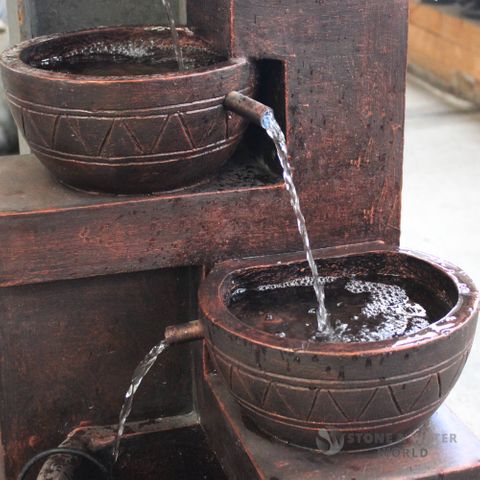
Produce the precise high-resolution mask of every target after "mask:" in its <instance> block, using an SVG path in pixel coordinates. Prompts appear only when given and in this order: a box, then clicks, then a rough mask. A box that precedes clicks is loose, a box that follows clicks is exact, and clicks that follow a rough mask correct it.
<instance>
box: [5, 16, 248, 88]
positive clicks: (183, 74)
mask: <svg viewBox="0 0 480 480" xmlns="http://www.w3.org/2000/svg"><path fill="white" fill-rule="evenodd" d="M159 29H168V27H163V26H154V25H141V26H108V27H96V28H89V29H82V30H76V31H73V32H67V33H54V34H50V35H42V36H39V37H34V38H32V39H29V40H24V41H22V42H20V43H17V44H15V45H13V46H11V47H8V48H6V49H5V50H4V51H3V52H2V53H1V54H0V65H1V66H2V67H3V68H5V69H8V70H11V71H12V72H15V73H17V74H23V75H29V76H32V77H36V78H42V79H47V80H49V81H59V82H67V83H72V84H75V83H82V84H95V83H101V84H119V83H124V82H129V83H131V82H133V83H148V82H151V81H155V82H158V81H162V80H163V81H166V82H172V81H175V80H178V79H188V78H195V77H202V76H205V75H209V74H211V73H214V72H219V71H222V70H228V69H230V68H231V67H233V66H238V65H244V64H247V63H249V61H248V59H246V58H243V57H228V58H227V56H226V55H225V57H226V58H225V60H222V61H219V62H216V63H214V64H212V65H208V66H204V67H200V68H195V69H193V70H187V71H176V72H168V73H158V74H147V75H118V76H116V75H115V76H99V75H79V74H74V73H65V72H55V71H53V70H48V69H42V68H39V67H36V66H32V65H30V64H29V63H27V62H25V61H24V60H23V59H22V54H23V52H24V51H25V50H27V49H29V48H32V47H35V46H38V45H41V44H44V43H47V42H54V41H62V40H64V39H67V38H74V37H83V36H88V35H92V34H98V33H108V32H114V33H115V32H123V33H128V32H132V33H134V32H137V33H141V32H147V33H148V32H149V31H156V30H159ZM177 30H178V31H185V30H186V28H183V27H178V28H177ZM194 38H195V36H194ZM196 38H199V37H196ZM211 51H212V53H216V52H214V50H213V49H212V50H211ZM217 54H218V53H217ZM218 55H219V56H220V54H218Z"/></svg>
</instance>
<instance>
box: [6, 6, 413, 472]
mask: <svg viewBox="0 0 480 480" xmlns="http://www.w3.org/2000/svg"><path fill="white" fill-rule="evenodd" d="M190 3H191V5H190V15H189V19H190V23H191V27H192V28H195V27H196V26H198V27H199V29H198V32H199V34H200V35H204V36H205V37H206V39H207V40H211V41H212V42H213V45H214V46H215V48H217V49H218V50H220V51H221V52H222V53H231V54H232V55H234V56H240V57H246V58H248V59H249V60H250V61H251V62H253V63H254V64H255V65H260V64H261V62H264V61H265V59H267V60H268V62H273V63H268V62H267V63H264V64H263V66H264V68H265V67H271V66H272V65H274V64H275V65H277V64H276V63H275V61H277V62H278V63H279V64H280V66H281V68H277V67H276V68H274V69H273V70H272V69H269V71H270V72H272V71H273V72H274V73H275V74H270V75H269V74H268V72H267V71H266V70H265V71H264V72H263V75H262V76H261V77H260V78H259V79H258V81H259V87H260V90H263V92H264V93H263V95H264V97H263V98H262V100H264V101H267V103H270V105H271V106H273V107H275V108H276V110H277V113H278V114H279V115H278V116H279V117H285V118H284V119H283V120H284V121H283V123H284V124H285V125H286V127H287V137H288V142H289V147H290V150H291V154H292V158H291V160H292V163H293V166H294V168H295V177H296V180H297V183H298V186H299V190H300V192H301V196H302V206H303V210H304V212H305V216H306V219H307V224H308V226H309V231H310V235H311V239H312V243H313V246H314V247H316V248H319V247H325V246H333V245H338V246H342V245H350V244H356V243H360V242H380V243H384V244H386V245H389V246H392V245H396V244H398V240H399V233H400V232H399V225H400V194H401V188H400V187H401V167H402V140H403V129H402V125H403V111H404V107H403V104H404V89H405V83H404V72H405V63H406V37H405V35H406V28H407V22H406V15H407V1H406V0H392V1H391V2H385V1H384V0H371V1H369V2H358V1H357V0H344V1H342V2H338V1H336V0H326V1H323V2H297V1H284V2H281V3H279V2H277V1H270V0H269V1H263V2H258V1H253V0H252V1H250V0H235V1H233V0H232V1H227V0H225V1H224V2H221V1H217V0H212V1H211V2H210V1H209V2H206V1H202V2H197V8H195V6H194V5H192V3H193V4H195V3H196V2H195V1H193V2H190ZM207 3H208V8H203V5H207ZM277 66H278V65H277ZM282 71H283V73H282V74H281V75H280V74H279V72H282ZM278 84H280V85H281V88H280V89H278V88H277V89H276V90H275V89H274V88H271V87H272V86H278ZM202 85H203V84H202ZM200 86H201V85H200ZM13 87H14V88H15V89H16V90H15V93H14V95H15V97H17V98H24V99H25V96H26V95H27V93H28V92H29V91H30V90H31V89H32V88H35V92H36V98H35V102H34V103H36V104H37V105H43V106H44V105H46V104H48V98H51V95H50V94H51V90H50V88H51V86H50V87H49V83H48V80H45V81H43V80H40V79H38V82H36V86H35V87H34V86H33V84H32V83H31V82H27V81H18V82H16V83H14V84H13ZM79 88H81V86H79ZM229 88H232V89H233V88H239V87H238V84H237V83H236V82H234V84H233V83H232V84H231V85H230V84H229ZM224 90H225V89H224V88H222V89H221V91H218V92H217V94H218V96H221V95H223V94H225V93H227V92H226V91H224ZM107 91H108V92H106V90H105V86H104V85H102V84H97V85H96V86H95V88H92V86H91V85H90V86H88V88H87V86H86V85H85V86H84V89H83V90H82V92H80V93H79V92H77V94H76V95H72V96H70V97H68V100H69V101H70V102H73V103H71V104H69V105H70V106H69V108H75V109H81V110H82V109H84V110H86V111H89V112H92V111H94V110H95V109H101V110H104V111H105V110H111V109H113V110H115V109H118V108H119V106H121V108H122V109H124V110H125V109H127V110H128V109H132V108H133V109H134V108H137V107H139V108H150V107H151V103H149V102H152V101H153V102H154V103H155V106H158V105H160V103H159V102H160V100H161V96H162V92H161V89H159V88H158V85H150V86H149V87H148V88H146V89H144V90H141V91H139V92H137V93H136V94H135V95H131V96H125V95H124V91H123V90H122V89H116V88H108V89H107ZM272 91H274V94H271V92H272ZM269 92H270V96H269ZM57 93H58V98H59V99H62V98H63V99H66V98H67V94H66V93H65V92H63V93H62V92H61V91H59V92H57ZM177 94H178V95H177ZM47 97H48V98H47ZM171 100H172V102H175V104H177V103H178V104H182V103H184V102H185V88H179V89H178V90H176V91H172V92H171ZM142 101H143V102H147V103H146V104H141V103H139V104H135V105H134V102H142ZM75 102H76V103H75ZM122 102H123V103H122ZM21 107H22V108H25V109H29V111H30V110H35V112H36V111H37V110H38V108H40V107H38V108H37V107H35V108H34V109H31V108H29V107H27V106H26V105H22V106H21ZM100 107H101V108H100ZM42 108H43V107H42ZM56 108H62V105H56ZM42 112H43V113H47V114H48V115H53V116H54V117H55V118H51V117H49V116H46V117H45V118H44V121H43V122H41V123H39V122H36V123H35V122H32V119H33V116H34V115H35V113H32V114H30V117H29V116H28V114H27V117H28V118H27V122H26V125H25V127H24V128H25V129H26V131H29V132H30V135H37V136H38V143H39V144H40V145H44V148H45V144H46V143H45V142H48V141H50V140H51V133H52V128H53V129H54V130H55V128H60V127H61V128H62V129H65V130H64V131H65V132H68V131H72V128H73V130H75V128H76V126H77V125H76V124H75V122H73V123H72V122H71V119H60V117H58V118H59V119H58V121H57V120H55V119H56V118H57V117H56V115H57V114H58V112H55V113H52V112H45V111H44V110H42ZM162 115H163V113H162ZM17 116H18V112H17ZM80 116H82V115H80ZM123 116H125V115H124V114H123ZM18 118H20V117H18ZM42 118H43V117H42ZM83 118H84V120H85V121H91V122H92V125H93V124H94V126H89V127H88V130H89V131H90V132H93V133H95V135H97V134H98V135H99V136H101V135H105V128H110V127H112V132H111V133H112V134H114V136H115V138H116V140H115V142H114V143H113V144H111V146H109V147H108V149H107V150H108V151H111V152H112V154H116V153H118V151H117V149H118V146H119V145H120V144H121V143H123V148H126V149H127V148H131V149H132V150H131V152H134V151H135V149H136V148H138V145H137V144H136V142H133V143H132V142H131V138H132V137H131V132H134V133H135V137H136V138H137V140H139V144H141V145H142V149H144V150H146V151H149V150H150V148H152V149H153V147H151V146H152V145H153V143H154V141H155V140H154V139H153V137H152V136H151V135H153V134H152V132H150V131H149V130H145V129H143V128H140V127H139V125H138V123H135V124H132V126H131V125H130V123H128V127H129V128H130V130H131V132H130V131H129V130H128V129H126V127H125V123H124V122H123V120H121V121H119V122H117V123H115V124H114V125H113V126H112V124H113V122H111V121H110V123H109V124H108V127H106V124H105V122H103V123H101V124H100V123H97V119H91V118H90V119H87V118H86V117H83ZM60 120H62V122H60ZM165 120H166V119H165ZM177 120H178V119H177V118H176V117H175V118H174V120H171V121H177ZM20 121H21V118H20ZM135 122H137V121H136V120H135ZM55 123H57V125H56V127H55ZM140 123H141V122H140ZM231 126H232V125H229V132H230V135H231V131H230V128H231ZM82 128H83V127H82ZM93 133H92V135H93ZM197 134H198V135H199V136H200V137H202V135H201V134H200V133H199V132H193V135H197ZM215 134H216V133H215ZM65 135H67V133H65ZM212 135H213V132H212ZM263 135H264V134H263V133H262V132H260V131H259V130H256V129H255V128H253V127H252V129H250V131H249V133H248V136H249V138H250V140H253V144H254V145H255V146H257V145H258V144H260V143H261V139H263V138H264V137H263ZM87 138H88V141H86V142H85V145H83V146H82V145H78V144H72V148H86V149H87V150H88V149H93V150H94V151H95V149H97V152H98V148H99V144H98V139H97V138H95V140H91V139H90V137H89V136H88V135H87ZM102 138H105V137H102ZM122 138H123V139H126V140H125V141H124V140H122ZM102 141H103V140H102ZM102 141H101V142H102ZM101 142H100V143H101ZM144 145H146V146H144ZM152 151H153V150H152ZM258 151H259V150H256V152H257V153H258ZM261 151H262V152H263V149H262V150H261ZM217 187H218V188H217ZM217 187H215V188H210V189H208V188H206V189H205V190H201V189H200V190H197V191H195V192H191V193H189V192H177V193H172V194H165V195H159V196H154V197H145V196H141V197H113V196H90V195H86V194H81V193H76V192H73V191H70V190H68V189H65V188H63V187H61V186H59V185H58V184H57V183H56V182H54V181H53V179H52V178H51V176H50V175H49V174H48V173H47V172H46V170H45V169H44V168H43V167H41V166H40V165H39V164H38V162H37V160H36V159H35V158H34V157H33V156H29V157H14V158H10V159H4V160H2V162H1V164H0V202H1V212H0V243H1V245H2V252H1V255H0V266H1V273H0V285H1V286H2V287H4V288H2V289H0V306H1V311H2V321H1V322H0V328H1V330H0V336H1V339H0V341H1V344H2V358H1V363H0V369H1V375H0V376H1V379H2V380H1V382H2V383H1V385H0V387H1V388H0V389H1V392H2V394H1V398H0V402H1V405H0V411H1V425H0V426H1V430H2V442H3V446H4V447H6V449H7V454H6V465H7V478H8V479H9V480H10V479H13V478H14V477H15V475H16V474H17V473H18V469H19V466H20V464H21V463H22V462H23V461H25V460H26V459H27V458H28V457H29V456H31V455H32V454H33V453H34V452H33V451H32V449H31V447H30V446H29V445H28V439H29V438H30V437H32V436H38V437H40V438H41V440H42V443H41V445H37V447H36V448H38V449H40V448H44V447H53V446H54V445H56V444H57V443H58V442H59V441H60V440H61V439H62V438H63V437H64V436H65V435H66V433H67V432H68V431H69V430H70V429H71V427H72V426H74V425H75V424H76V423H79V422H81V421H95V422H108V421H114V417H115V415H116V412H117V410H118V407H119V404H120V402H121V396H122V395H123V389H124V388H125V386H126V384H127V383H128V379H129V376H130V373H131V370H132V369H133V366H134V364H135V362H136V361H138V360H139V359H140V358H141V356H142V355H143V353H145V351H146V350H147V349H148V347H150V346H151V342H155V341H156V340H157V339H158V338H159V336H160V335H161V332H162V331H163V327H164V326H165V325H167V324H170V323H176V322H183V321H185V320H188V318H184V315H183V313H182V312H180V311H177V310H176V308H174V307H172V305H171V304H170V303H168V302H170V301H174V302H176V301H181V298H184V295H186V296H190V294H191V293H192V292H193V293H195V288H196V287H195V286H193V287H192V286H189V285H190V284H189V283H188V280H187V279H185V278H184V277H183V276H182V274H181V271H178V270H172V271H166V272H163V271H162V272H163V273H160V274H158V275H160V276H161V278H157V274H156V273H155V272H152V273H139V274H135V273H132V272H145V271H152V270H155V269H158V268H160V269H165V268H168V267H178V266H186V265H210V264H213V263H215V262H217V261H218V260H221V259H226V258H233V257H244V256H251V255H261V254H267V253H281V252H287V251H298V250H300V249H301V241H300V239H299V237H298V234H297V229H296V225H295V220H294V218H293V215H292V211H291V207H290V205H289V202H288V198H287V196H286V194H285V192H284V189H283V187H282V185H281V184H276V185H275V184H273V185H272V184H255V185H254V186H247V187H238V186H232V185H231V184H230V185H227V186H223V185H222V184H221V182H220V184H217ZM347 251H348V248H347V247H345V248H343V247H342V248H340V250H339V252H347ZM124 273H129V274H130V275H126V279H125V278H124V275H123V274H124ZM118 274H121V275H120V277H121V278H119V276H118ZM104 275H112V276H107V277H103V278H101V279H92V278H90V277H95V276H104ZM177 276H178V278H179V279H180V280H179V281H180V286H179V289H180V290H181V291H177V292H176V293H172V292H171V290H170V288H171V286H172V285H174V284H175V282H176V281H177V280H176V279H177ZM72 279H81V280H78V282H80V283H79V284H78V285H77V283H76V282H77V280H72ZM97 281H98V282H100V284H101V285H99V284H97V283H96V282H97ZM49 282H51V283H49ZM118 282H125V284H123V287H122V288H119V284H118ZM152 283H154V285H152ZM37 284H38V285H37ZM72 285H75V286H77V287H78V288H75V289H73V290H72ZM157 288H159V289H161V292H159V291H157V290H156V289H157ZM46 290H48V291H50V294H49V295H45V291H46ZM122 292H123V294H122ZM129 292H133V293H135V292H136V293H135V295H136V301H134V302H133V303H132V302H131V301H130V300H131V299H130V297H129ZM169 292H170V293H169ZM182 292H183V293H182ZM80 293H81V295H80ZM119 293H120V294H122V298H120V299H119V298H118V297H115V298H116V300H115V301H113V300H112V298H113V297H114V296H115V295H117V294H119ZM187 294H188V295H187ZM112 296H113V297H112ZM135 302H138V303H135ZM132 305H133V306H135V305H136V306H137V308H136V310H135V312H133V311H132V312H131V315H129V316H128V318H127V317H125V316H124V313H123V312H125V311H126V310H128V308H130V307H131V306H132ZM166 305H170V307H167V306H166ZM137 328H138V332H137ZM132 331H135V332H137V333H138V335H140V336H141V338H140V340H139V341H138V342H136V344H135V348H134V351H130V352H129V354H128V355H127V356H128V358H124V357H121V358H117V360H118V361H119V362H121V364H122V369H121V370H119V371H118V372H117V375H116V376H115V377H112V378H111V381H110V382H109V383H107V384H106V385H105V388H106V391H105V392H103V391H100V392H97V391H96V390H95V386H96V385H97V383H96V382H98V381H99V379H98V378H97V377H98V376H99V373H98V369H99V365H102V364H104V365H106V366H105V368H107V363H108V362H107V360H109V359H110V357H108V356H106V357H104V356H103V355H107V354H106V353H105V352H108V351H115V352H117V354H118V352H121V348H122V346H124V345H125V341H126V339H131V338H132ZM137 333H135V334H134V335H133V337H136V335H137ZM69 346H70V347H71V348H69ZM176 348H177V347H176ZM171 355H173V356H176V355H181V354H180V353H175V352H173V350H172V353H171ZM64 357H65V358H67V357H68V359H69V362H66V361H65V359H64ZM114 357H115V356H114ZM114 357H112V358H114ZM181 357H182V358H181V359H180V360H179V359H178V358H176V357H175V358H173V357H172V362H165V363H162V364H161V365H160V366H159V377H155V379H153V383H154V385H153V386H152V389H153V390H152V391H153V392H157V393H155V394H154V395H153V397H155V398H156V400H155V403H154V404H153V405H152V404H148V405H143V406H139V410H138V411H137V413H138V415H139V416H142V415H159V414H160V411H159V410H161V411H162V412H163V413H165V412H168V409H167V407H168V406H169V405H170V406H172V403H171V402H173V404H174V405H173V406H172V408H173V407H179V408H180V406H182V408H183V407H184V406H185V407H186V406H187V405H190V399H191V397H190V390H189V389H188V388H187V387H188V385H189V382H190V377H189V373H185V371H184V370H182V371H181V372H180V371H177V370H176V369H177V368H180V369H183V368H186V367H185V366H186V364H187V363H188V361H189V358H188V355H181ZM115 358H116V357H115ZM39 359H41V361H39ZM104 362H107V363H104ZM112 362H113V360H112ZM113 363H115V362H113ZM115 364H116V365H118V363H115ZM72 365H73V366H72ZM108 365H110V364H108ZM81 366H83V367H84V368H83V367H82V368H80V367H81ZM110 370H111V371H115V368H114V366H113V364H112V365H111V368H110V369H109V371H110ZM92 372H94V375H95V378H94V379H92ZM169 372H170V373H169ZM46 375H48V376H55V377H56V378H57V379H58V381H56V380H55V378H54V379H50V380H51V381H50V382H49V383H48V385H47V384H46V383H45V381H46V380H48V379H49V378H48V377H46ZM105 375H107V373H105ZM165 375H176V376H177V377H178V378H177V380H178V379H179V378H181V379H182V382H184V381H185V384H184V386H183V387H182V389H181V390H177V391H175V392H174V391H173V390H169V392H170V393H171V394H172V395H173V396H171V395H170V394H169V393H166V394H164V393H162V394H161V395H160V394H159V393H158V392H163V390H162V389H163V388H164V387H162V385H161V378H164V376H165ZM195 375H196V378H201V376H199V375H200V374H199V373H198V372H197V373H196V374H195ZM183 388H185V390H183ZM167 390H168V389H167ZM153 397H152V398H153ZM160 397H162V398H163V399H164V401H165V403H158V398H160ZM82 398H85V399H87V400H91V401H93V402H94V404H95V405H97V407H96V410H94V412H98V415H93V414H91V411H90V410H88V404H89V402H87V401H83V400H82ZM219 408H221V407H219ZM170 413H173V410H172V411H171V412H170ZM210 413H212V414H216V413H218V412H217V411H215V412H214V411H212V412H210ZM35 419H36V420H35ZM35 451H37V450H35ZM231 451H232V452H235V453H236V454H238V455H237V457H238V458H240V457H239V455H240V451H241V449H240V448H239V447H238V446H237V447H235V448H232V449H231ZM234 456H235V455H234ZM233 460H235V459H233ZM238 468H240V466H239V467H238ZM243 478H245V477H243ZM246 478H254V477H249V476H247V477H246Z"/></svg>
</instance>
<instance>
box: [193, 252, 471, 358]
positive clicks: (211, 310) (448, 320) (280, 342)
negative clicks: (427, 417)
mask: <svg viewBox="0 0 480 480" xmlns="http://www.w3.org/2000/svg"><path fill="white" fill-rule="evenodd" d="M368 254H384V255H389V254H390V255H392V254H393V255H400V256H406V257H410V258H413V259H415V260H417V261H420V262H424V263H426V264H427V265H429V266H430V267H433V268H434V269H436V270H437V271H438V272H439V273H440V274H442V275H444V276H446V277H448V278H449V280H450V281H451V282H452V285H454V286H455V288H456V294H457V296H458V300H457V302H456V303H455V305H454V306H453V307H452V308H451V309H450V311H449V312H448V313H447V315H445V316H444V317H442V318H440V319H439V320H437V321H435V322H433V323H432V324H431V325H430V327H428V328H426V329H423V330H421V331H420V332H417V333H414V334H410V335H405V336H403V337H400V338H394V339H389V340H382V341H375V342H362V343H360V342H355V343H333V342H328V343H327V342H325V343H317V342H307V341H306V340H304V341H302V340H298V339H288V338H280V337H277V336H275V335H273V334H270V333H267V332H263V331H261V330H258V329H255V328H253V327H250V326H248V325H246V324H245V323H243V322H241V321H240V320H239V319H237V318H236V317H235V316H234V315H233V314H232V313H231V312H230V310H229V309H228V307H227V306H226V305H225V302H224V299H223V293H222V292H223V290H224V288H225V285H226V283H227V282H229V281H231V280H232V278H233V277H234V275H235V273H237V272H239V271H241V270H248V269H262V268H268V267H272V266H275V265H276V264H279V262H281V264H282V265H291V264H295V263H306V261H305V257H304V254H303V252H302V253H293V254H279V255H272V256H265V257H252V258H248V259H236V260H227V261H225V262H222V263H219V264H217V265H216V266H215V267H214V268H213V269H212V271H211V272H210V273H209V275H208V276H207V277H206V279H205V280H204V281H203V282H202V283H201V285H200V289H199V303H200V310H201V315H202V319H203V320H204V322H205V323H206V328H207V331H208V324H209V323H211V324H213V325H214V326H216V327H218V328H220V329H222V330H224V331H226V332H227V333H228V334H231V335H234V336H236V337H239V338H241V339H242V340H244V341H246V342H248V343H250V344H253V345H257V346H259V347H266V348H269V349H276V350H280V351H284V352H293V353H296V354H308V355H319V356H322V355H326V356H330V355H331V356H347V357H349V356H352V357H354V356H365V355H369V356H370V355H371V356H374V355H383V354H385V353H386V352H389V353H390V354H393V353H394V352H402V351H405V350H409V349H411V348H415V349H418V348H422V347H426V346H427V345H429V344H435V343H438V342H441V341H445V340H448V338H449V337H450V336H451V335H452V334H453V333H454V332H456V331H458V330H460V329H461V328H463V327H464V326H465V325H466V324H468V323H470V321H473V320H474V319H475V318H476V315H477V314H478V312H479V308H480V305H479V302H480V295H479V292H478V290H477V288H476V287H475V284H474V283H473V281H472V280H471V279H470V277H468V276H467V275H466V273H465V272H464V271H463V270H461V269H460V268H459V267H457V266H455V265H453V264H452V263H450V262H446V261H444V260H441V259H439V258H437V257H435V256H432V255H429V254H425V253H419V252H416V251H413V250H407V249H400V248H387V247H385V248H383V247H380V248H370V249H368V248H367V249H362V248H360V249H353V251H348V250H344V251H338V250H337V249H336V248H335V247H333V248H325V249H321V250H316V251H314V257H315V259H316V260H322V259H325V260H327V259H335V258H346V257H361V256H365V255H368ZM465 287H466V288H465ZM442 327H443V328H444V330H442ZM207 336H208V335H207ZM212 341H213V343H214V339H212Z"/></svg>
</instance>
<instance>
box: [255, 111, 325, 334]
mask: <svg viewBox="0 0 480 480" xmlns="http://www.w3.org/2000/svg"><path fill="white" fill-rule="evenodd" d="M262 127H263V128H264V129H265V131H266V132H267V134H268V136H269V137H270V138H271V139H272V140H273V143H274V144H275V148H276V149H277V155H278V158H279V160H280V163H281V165H282V169H283V179H284V181H285V187H286V189H287V192H288V194H289V195H290V203H291V205H292V207H293V211H294V213H295V217H296V218H297V225H298V231H299V232H300V236H301V237H302V242H303V249H304V251H305V256H306V257H307V261H308V265H309V267H310V270H311V272H312V280H313V289H314V290H315V296H316V297H317V302H318V308H317V309H316V315H317V335H318V336H319V337H325V336H327V335H329V334H332V332H333V329H332V327H331V325H330V323H329V320H328V313H327V309H326V308H325V289H324V285H323V282H322V280H321V278H320V276H319V274H318V268H317V264H316V263H315V260H314V258H313V253H312V248H311V246H310V239H309V237H308V231H307V225H306V223H305V217H304V216H303V213H302V210H301V208H300V198H299V196H298V193H297V189H296V188H295V184H294V182H293V172H292V167H291V165H290V162H289V161H288V150H287V143H286V141H285V135H284V134H283V132H282V129H281V127H280V125H279V124H278V122H277V120H276V119H275V116H274V114H273V112H272V111H269V112H267V113H265V114H264V116H263V118H262Z"/></svg>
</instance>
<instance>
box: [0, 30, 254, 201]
mask: <svg viewBox="0 0 480 480" xmlns="http://www.w3.org/2000/svg"><path fill="white" fill-rule="evenodd" d="M178 33H179V39H180V44H181V47H182V51H183V53H184V57H185V62H186V65H187V66H189V67H190V68H189V69H188V70H185V71H178V68H177V65H176V62H175V56H174V50H173V47H172V42H171V37H170V31H169V29H165V28H161V27H108V28H97V29H92V30H85V31H80V32H74V33H67V34H57V35H51V36H45V37H38V38H35V39H33V40H29V41H26V42H23V43H20V44H18V45H16V46H14V47H12V48H10V49H7V50H5V52H4V53H3V54H2V56H1V61H0V67H1V70H2V77H3V82H4V86H5V91H6V97H7V100H8V103H9V105H10V108H11V111H12V114H13V117H14V118H15V121H16V124H17V126H18V128H19V129H20V130H21V132H22V133H23V135H24V136H25V138H26V140H27V142H28V144H29V146H30V148H31V150H32V152H33V153H34V154H35V155H36V156H37V157H38V158H39V159H40V161H41V162H42V163H43V164H44V165H45V166H46V167H47V168H48V169H49V170H50V171H51V172H52V173H53V175H54V176H55V177H57V178H58V179H59V180H60V181H61V182H63V183H65V184H68V185H71V186H73V187H76V188H79V189H82V190H87V191H94V192H110V193H121V194H133V193H150V192H160V191H166V190H174V189H179V188H183V187H187V186H190V185H193V184H197V183H201V182H202V181H204V180H205V179H206V178H207V177H208V176H209V175H211V174H213V173H214V172H215V171H217V170H218V169H219V168H220V166H221V165H222V164H223V163H225V161H226V160H228V158H229V157H230V156H231V155H232V154H233V152H234V150H235V148H236V147H237V145H238V143H239V141H240V139H241V137H242V134H243V132H244V130H245V128H246V124H247V122H246V120H244V119H242V118H241V117H239V116H238V115H235V114H233V113H231V112H227V111H226V110H225V109H224V107H223V100H224V98H225V96H226V95H227V94H228V93H229V92H230V91H232V90H235V91H240V92H241V93H244V94H246V95H251V94H252V93H253V91H254V83H255V75H254V72H253V69H252V66H251V64H250V63H249V62H248V61H247V60H245V59H228V58H226V57H225V56H223V55H222V54H219V53H217V52H215V51H212V50H211V48H210V47H209V46H208V44H206V43H205V42H203V41H202V40H201V39H200V38H197V37H195V36H193V34H191V32H189V31H188V30H186V29H178Z"/></svg>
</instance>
